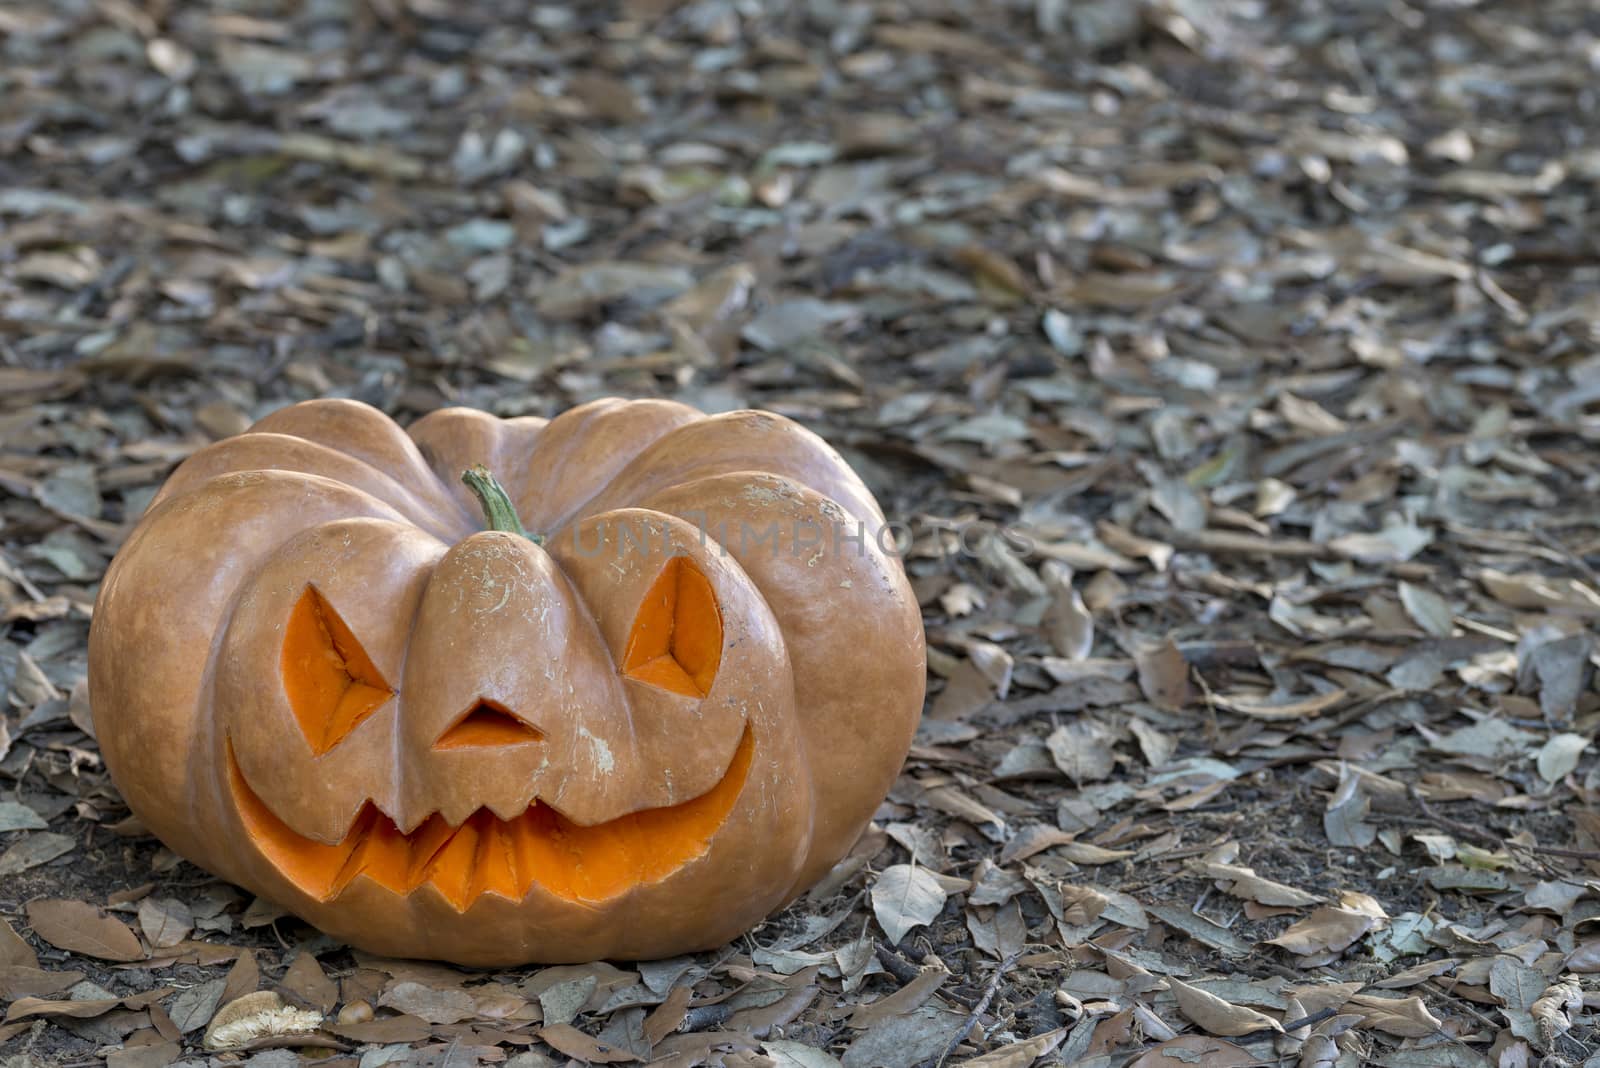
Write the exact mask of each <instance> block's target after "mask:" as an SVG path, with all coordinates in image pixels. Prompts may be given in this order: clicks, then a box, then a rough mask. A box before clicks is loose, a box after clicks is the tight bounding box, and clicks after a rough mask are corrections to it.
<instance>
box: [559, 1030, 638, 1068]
mask: <svg viewBox="0 0 1600 1068" xmlns="http://www.w3.org/2000/svg"><path fill="white" fill-rule="evenodd" d="M538 1035H539V1038H540V1039H541V1040H542V1041H543V1042H544V1043H545V1044H546V1045H548V1046H550V1047H551V1048H552V1049H554V1050H555V1051H556V1052H557V1053H561V1054H563V1055H565V1056H568V1057H571V1058H572V1059H573V1060H577V1061H583V1062H584V1063H585V1064H619V1063H621V1062H623V1061H636V1060H638V1059H639V1058H638V1056H637V1055H635V1054H633V1053H630V1052H629V1051H627V1050H625V1049H618V1048H617V1047H615V1046H610V1045H607V1044H606V1043H604V1042H601V1041H600V1040H599V1039H597V1038H594V1037H592V1036H590V1035H586V1034H584V1033H583V1032H582V1031H580V1030H578V1029H577V1028H576V1027H573V1026H572V1025H571V1024H551V1025H550V1026H549V1027H541V1028H540V1029H539V1031H538Z"/></svg>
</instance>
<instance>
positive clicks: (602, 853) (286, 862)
mask: <svg viewBox="0 0 1600 1068" xmlns="http://www.w3.org/2000/svg"><path fill="white" fill-rule="evenodd" d="M753 749H754V743H753V741H752V739H751V732H750V728H749V726H748V725H747V726H746V727H745V732H744V736H743V737H742V738H741V739H740V741H739V748H738V749H737V750H736V751H735V753H734V755H733V760H732V762H731V763H730V764H729V765H728V770H727V771H726V772H724V773H723V776H722V779H721V780H720V781H719V782H718V783H717V784H716V785H715V786H713V787H712V788H711V789H710V790H708V791H706V792H705V793H704V794H701V795H700V796H699V797H697V798H694V799H693V800H690V801H685V802H682V803H680V804H677V805H670V806H667V807H665V808H653V809H646V810H644V811H642V812H633V813H629V814H628V815H626V816H619V817H617V818H616V819H613V820H608V821H606V822H604V823H597V824H593V825H591V826H583V825H580V824H577V823H574V822H573V821H572V820H570V819H568V818H567V817H566V816H563V815H562V814H561V813H560V812H557V811H556V810H555V809H553V808H551V807H550V806H549V805H547V804H545V803H544V802H543V801H537V800H536V801H534V803H533V804H532V805H530V806H529V807H528V808H527V810H526V811H524V812H523V813H522V814H521V815H520V816H517V817H515V818H513V819H509V820H503V819H501V818H499V817H498V816H496V815H495V814H494V813H493V812H491V811H490V810H489V809H487V808H480V809H478V810H477V811H476V812H474V813H473V814H472V815H471V816H469V817H467V819H466V821H465V822H464V823H462V824H461V825H460V826H456V827H452V826H451V825H450V824H448V823H446V822H445V821H444V818H443V817H442V816H440V815H439V814H438V813H435V814H433V815H432V816H429V817H428V818H427V819H426V820H424V821H423V822H422V824H421V825H420V826H418V827H417V828H416V829H415V830H413V831H411V832H410V833H409V834H408V833H406V832H404V831H401V830H400V828H399V827H398V826H396V825H395V822H394V821H393V820H392V819H390V818H389V817H388V816H386V815H384V814H383V813H382V812H380V811H379V810H378V808H377V806H376V805H374V804H373V803H372V802H371V801H368V802H367V803H366V804H365V805H363V806H362V809H361V812H360V813H359V814H358V815H357V816H356V818H355V820H354V822H352V823H351V825H350V829H349V830H348V831H346V832H345V836H344V839H343V840H342V841H340V842H338V843H336V844H334V845H328V844H326V843H324V842H318V841H316V840H315V839H311V838H307V837H305V836H304V835H302V834H300V833H299V832H298V831H296V830H294V829H293V828H292V827H290V826H289V825H288V824H286V823H284V822H283V821H282V820H280V819H279V818H278V817H277V816H275V815H274V814H273V813H272V810H271V809H270V808H268V807H267V804H266V802H264V801H262V800H261V798H260V796H259V795H257V794H256V792H255V790H253V789H252V788H251V786H250V784H249V783H248V782H247V781H246V780H245V777H244V772H243V771H241V770H240V768H239V764H238V761H237V760H236V759H235V757H234V754H233V744H232V742H231V741H230V742H229V743H228V778H229V782H230V783H231V784H232V787H233V797H234V802H235V804H236V805H237V808H238V812H239V814H240V817H241V818H242V819H243V821H244V828H245V833H246V834H248V835H249V837H250V839H251V840H252V841H253V842H254V843H255V845H256V847H257V848H258V849H260V850H261V852H262V853H263V854H264V855H265V856H266V857H267V859H269V860H270V861H271V862H272V863H273V865H274V866H275V867H276V868H277V869H278V871H279V872H281V873H282V874H283V875H284V876H285V877H287V878H288V879H289V880H290V881H291V882H293V883H294V884H295V886H297V887H299V888H300V889H301V890H303V891H304V892H306V893H308V894H310V895H311V896H312V897H315V898H317V899H319V900H321V901H331V900H333V899H334V898H337V897H338V896H339V895H340V894H342V893H343V892H344V891H345V889H346V888H348V887H349V886H350V884H351V883H353V882H354V881H355V880H356V879H357V878H358V877H360V876H365V877H366V878H368V879H371V880H372V881H373V882H375V883H377V884H378V885H379V886H382V887H385V888H386V889H388V890H390V891H392V892H394V893H396V894H401V895H406V894H410V893H411V892H412V891H414V890H416V889H418V888H419V887H421V886H422V885H423V884H425V883H427V884H431V885H432V886H433V887H434V888H435V889H436V890H437V891H438V892H439V893H440V894H441V895H443V897H444V898H445V900H447V901H448V902H450V904H451V905H452V906H454V907H455V909H456V910H457V911H458V912H465V911H466V909H467V908H468V907H469V906H470V905H471V904H472V903H473V902H474V901H476V900H477V899H478V896H479V895H480V894H498V895H499V896H501V897H505V898H509V899H511V900H513V901H520V900H521V899H522V898H523V897H525V896H527V893H528V891H529V890H530V889H532V887H533V885H534V884H535V883H538V884H539V885H540V886H541V887H543V888H544V889H545V890H547V891H549V892H550V893H552V894H554V895H556V896H557V897H562V898H565V899H567V900H569V901H578V902H598V901H604V900H606V899H608V898H612V897H616V896H617V895H619V894H622V893H624V892H625V891H627V890H628V889H630V888H632V887H634V886H638V885H641V884H646V883H652V882H657V881H659V880H661V879H664V878H666V877H667V876H668V875H670V874H672V873H673V872H675V871H677V870H678V869H679V868H681V867H683V866H684V865H685V864H687V863H689V862H690V861H692V860H694V859H695V858H697V857H700V856H702V855H703V854H704V853H705V852H706V850H707V849H708V848H709V847H710V844H711V838H712V836H713V835H715V834H716V832H717V829H718V828H719V827H721V826H722V824H723V822H724V821H725V820H726V819H727V818H728V814H729V813H730V812H732V811H733V806H734V803H735V802H736V801H737V800H738V798H739V794H740V792H741V791H742V790H743V789H744V783H745V779H746V777H747V776H748V775H749V772H750V762H751V758H752V754H753Z"/></svg>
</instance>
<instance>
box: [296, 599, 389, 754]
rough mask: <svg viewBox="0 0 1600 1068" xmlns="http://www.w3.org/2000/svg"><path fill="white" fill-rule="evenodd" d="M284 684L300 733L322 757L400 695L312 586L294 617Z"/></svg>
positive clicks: (299, 603)
mask: <svg viewBox="0 0 1600 1068" xmlns="http://www.w3.org/2000/svg"><path fill="white" fill-rule="evenodd" d="M283 685H284V689H285V690H286V691H287V692H288V695H289V704H290V706H291V707H293V708H294V714H295V718H296V719H298V720H299V721H300V729H301V730H302V731H304V732H305V736H306V740H307V741H309V742H310V743H311V748H312V750H313V751H314V752H316V753H317V755H319V756H320V755H321V754H323V753H326V752H327V751H328V750H330V749H332V748H333V747H334V746H336V745H338V744H339V743H340V742H341V741H343V740H344V738H345V736H346V735H347V734H349V733H350V732H351V731H353V730H355V729H356V727H357V726H358V725H359V724H360V723H361V721H362V720H364V719H366V718H367V717H368V716H370V715H372V713H374V712H376V711H377V710H378V707H379V706H380V705H382V704H383V703H384V702H385V701H387V700H388V699H389V698H391V697H393V696H394V690H393V689H392V688H391V687H390V686H389V684H388V683H387V682H385V681H383V676H382V675H380V674H379V673H378V669H377V668H375V667H373V665H372V661H371V660H370V659H368V657H367V652H366V650H365V649H363V648H362V647H361V643H360V642H359V641H357V640H356V637H355V635H353V634H351V633H350V628H349V627H347V626H345V622H344V620H342V619H340V618H339V613H337V612H335V611H334V610H333V608H332V607H331V606H330V605H329V604H328V602H327V601H325V600H323V598H322V595H321V594H319V593H318V592H317V590H316V587H314V586H307V587H306V592H305V595H304V596H302V597H301V598H300V600H299V602H298V603H297V604H296V605H295V606H294V613H293V614H292V615H290V617H289V624H288V628H287V636H286V637H285V638H284V642H283Z"/></svg>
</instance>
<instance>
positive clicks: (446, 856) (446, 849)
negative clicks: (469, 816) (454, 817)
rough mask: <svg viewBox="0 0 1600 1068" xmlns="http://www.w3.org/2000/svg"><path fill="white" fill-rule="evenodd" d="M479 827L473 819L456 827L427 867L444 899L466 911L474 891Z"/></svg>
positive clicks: (458, 909) (425, 875) (461, 910)
mask: <svg viewBox="0 0 1600 1068" xmlns="http://www.w3.org/2000/svg"><path fill="white" fill-rule="evenodd" d="M478 838H479V835H478V829H477V827H476V826H475V825H474V824H473V822H472V821H471V820H469V821H468V822H466V823H463V824H462V825H461V826H460V827H457V828H456V829H455V831H454V832H453V833H452V834H451V835H450V837H449V838H447V839H445V842H444V845H443V846H441V847H440V849H439V851H438V852H437V853H435V854H434V855H433V859H432V860H430V861H429V862H428V865H427V867H426V868H425V869H424V877H425V878H426V879H427V881H428V882H430V883H432V884H433V885H434V888H435V889H437V890H438V891H439V893H441V894H443V895H444V897H445V900H446V901H448V902H450V903H451V904H452V905H454V906H455V907H456V911H458V912H463V911H465V910H466V907H467V905H468V904H470V903H471V901H472V899H473V897H475V896H476V894H475V893H474V885H473V884H474V882H475V880H474V875H475V874H476V868H477V864H476V861H477V854H478Z"/></svg>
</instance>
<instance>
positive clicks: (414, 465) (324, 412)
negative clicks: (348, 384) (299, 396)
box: [245, 397, 474, 529]
mask: <svg viewBox="0 0 1600 1068" xmlns="http://www.w3.org/2000/svg"><path fill="white" fill-rule="evenodd" d="M280 425H287V427H288V429H287V430H279V429H277V428H278V427H279V426H280ZM329 428H335V432H334V433H327V434H325V433H324V432H325V431H327V430H328V429H329ZM358 429H369V430H373V431H375V432H376V434H377V436H378V438H379V440H381V441H382V442H384V443H385V444H387V445H389V446H391V447H392V448H393V449H394V450H395V451H396V453H397V455H395V456H384V455H383V454H382V452H381V451H377V452H375V451H374V450H372V449H370V448H365V447H362V446H361V445H360V444H359V443H358V442H357V441H355V440H353V437H354V436H353V435H349V436H344V437H342V436H341V435H340V434H339V433H338V432H337V431H338V430H346V431H348V430H358ZM263 432H265V433H276V434H286V435H287V436H289V437H293V438H298V439H299V440H301V441H305V442H308V443H310V444H313V445H321V446H323V447H324V448H328V449H332V450H333V451H334V452H337V453H339V454H340V455H342V456H347V457H349V458H350V459H352V460H355V461H357V462H359V463H362V464H365V465H366V466H368V467H370V468H372V469H373V470H375V471H378V472H380V473H385V474H389V473H390V472H388V470H387V461H391V460H399V461H400V465H401V466H400V473H401V474H404V475H407V476H412V477H415V476H418V475H422V474H425V475H427V476H428V478H429V479H431V480H432V482H433V483H434V488H435V489H436V490H437V491H438V494H439V497H440V498H441V499H442V500H445V501H450V502H451V503H452V504H454V505H455V507H456V510H457V512H458V518H459V519H460V520H461V525H462V528H463V529H471V528H472V524H473V522H474V520H473V517H472V513H471V512H470V511H469V510H468V509H467V508H466V507H465V505H464V504H463V503H462V502H461V501H459V500H458V499H457V498H456V496H455V494H454V491H453V489H452V488H451V487H450V485H449V484H448V482H447V481H446V480H445V479H443V478H440V477H439V473H438V472H437V471H435V470H434V469H433V467H432V465H431V464H429V463H428V461H427V457H425V456H423V455H422V450H421V449H420V448H419V447H418V446H417V443H416V442H415V441H414V440H413V439H412V438H411V436H410V435H409V434H407V433H406V432H405V431H404V430H402V429H401V428H400V427H399V426H398V425H396V424H395V422H394V421H393V420H392V419H390V418H389V417H388V416H387V415H384V414H383V412H381V411H379V410H378V409H377V408H375V407H373V406H372V405H370V404H367V403H366V402H364V401H358V400H354V399H351V398H346V397H319V398H314V399H312V400H308V401H301V402H300V403H299V404H293V405H289V406H288V407H285V408H279V409H278V410H277V411H274V412H269V413H267V414H266V415H264V416H262V417H261V418H260V419H258V420H256V422H255V423H254V424H253V425H252V426H251V427H250V428H249V429H248V430H246V431H245V434H246V435H248V434H255V433H263ZM391 477H393V478H395V480H396V481H397V482H398V481H400V479H399V477H398V476H396V475H393V474H391Z"/></svg>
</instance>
